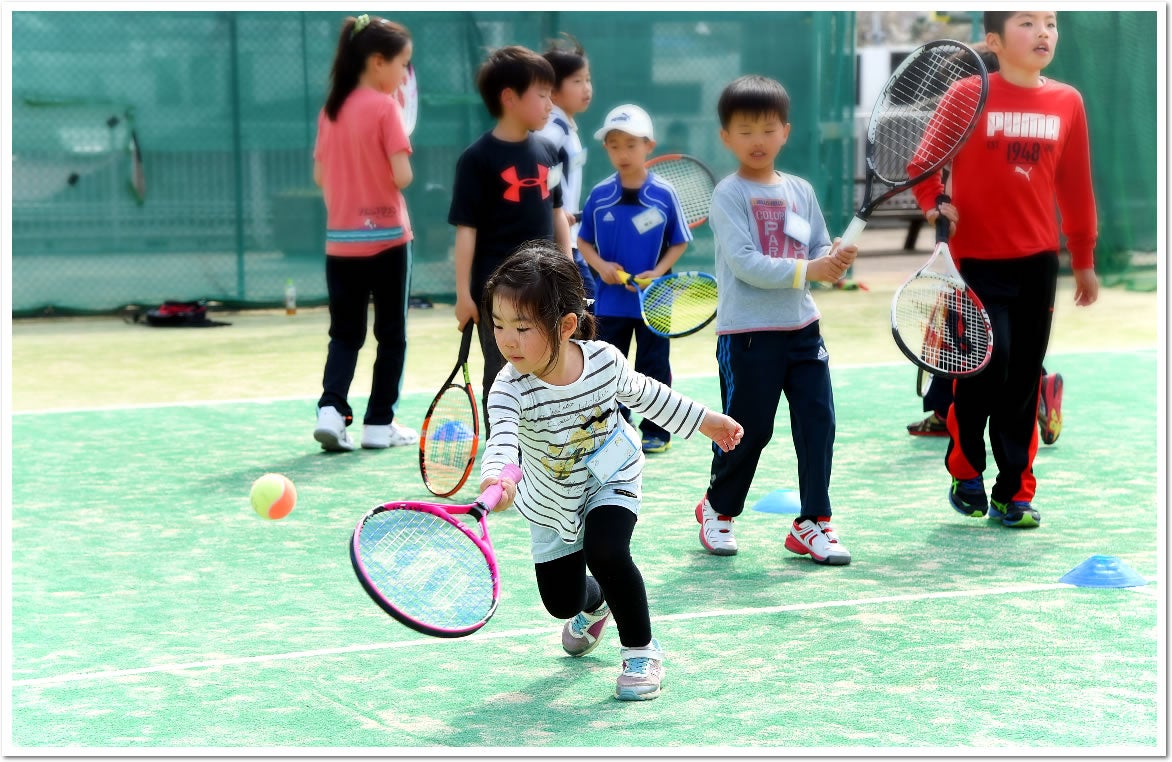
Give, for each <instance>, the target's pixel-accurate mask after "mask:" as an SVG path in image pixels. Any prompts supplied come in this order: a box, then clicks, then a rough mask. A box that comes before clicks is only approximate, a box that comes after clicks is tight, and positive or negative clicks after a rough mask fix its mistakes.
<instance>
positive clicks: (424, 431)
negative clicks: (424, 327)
mask: <svg viewBox="0 0 1172 762" xmlns="http://www.w3.org/2000/svg"><path fill="white" fill-rule="evenodd" d="M475 331H476V324H475V323H474V322H473V321H471V320H469V321H468V323H467V324H466V325H465V326H464V331H463V335H462V336H461V337H460V352H459V355H458V356H457V358H456V365H455V366H454V367H453V368H452V372H451V373H449V374H448V378H447V380H445V381H444V383H443V386H441V387H440V390H439V392H438V393H437V394H436V395H435V397H433V398H432V400H431V404H430V405H429V406H428V408H427V415H426V416H424V418H423V426H422V427H421V428H420V431H419V476H420V477H421V478H422V479H423V486H425V487H427V491H428V492H430V493H431V494H433V495H435V496H436V497H451V496H452V495H454V494H456V493H457V492H459V491H460V489H461V488H462V487H463V486H464V484H465V483H466V482H467V481H468V476H469V475H470V474H471V473H472V466H473V465H474V464H475V462H476V453H477V451H478V450H479V449H480V410H479V406H478V405H477V404H476V396H475V395H474V394H473V393H472V378H471V376H470V375H469V374H468V354H469V352H470V350H471V348H472V334H473V333H474V332H475ZM461 370H463V372H464V385H463V386H460V385H459V384H455V383H453V381H454V380H455V378H456V374H457V373H458V372H460V371H461ZM451 389H459V390H460V391H462V392H463V394H464V397H465V398H466V399H467V401H468V407H469V409H470V410H471V411H472V449H471V452H470V453H469V455H468V460H467V463H465V465H464V473H463V475H461V476H460V478H459V479H458V480H457V483H456V486H455V487H452V488H451V489H446V490H445V489H438V490H437V489H436V487H435V485H434V484H432V481H431V480H430V479H429V478H428V476H427V446H428V445H427V443H428V440H429V437H428V432H429V431H431V418H432V415H433V414H434V413H435V410H436V408H437V407H438V406H439V404H440V400H442V399H443V397H444V395H445V394H447V393H448V391H449V390H451Z"/></svg>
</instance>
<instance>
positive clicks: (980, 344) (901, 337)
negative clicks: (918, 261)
mask: <svg viewBox="0 0 1172 762" xmlns="http://www.w3.org/2000/svg"><path fill="white" fill-rule="evenodd" d="M945 253H946V252H945ZM891 335H892V336H893V337H894V339H895V343H896V345H897V346H898V347H899V349H900V351H902V352H903V353H904V355H906V356H907V358H908V359H909V360H911V361H912V362H913V363H915V364H916V365H917V366H918V367H920V368H923V369H924V370H926V371H928V372H929V373H931V374H933V375H937V376H943V377H945V378H965V377H967V376H973V375H976V374H977V373H980V372H981V371H982V370H984V369H985V367H986V366H987V365H988V364H989V359H990V358H991V357H992V355H993V327H992V325H991V324H990V322H989V316H988V314H986V312H985V307H984V305H982V304H981V300H980V299H979V298H978V297H977V295H976V294H975V293H973V291H972V289H970V288H969V287H968V285H967V284H966V283H965V282H964V281H963V280H962V279H960V278H959V277H953V276H950V275H948V274H943V273H939V272H934V271H931V270H928V269H921V270H920V271H919V272H917V273H916V274H915V275H913V276H912V277H911V278H909V279H908V280H907V281H905V282H904V283H903V285H901V286H900V287H899V288H898V289H897V290H896V292H895V296H894V298H893V299H892V300H891Z"/></svg>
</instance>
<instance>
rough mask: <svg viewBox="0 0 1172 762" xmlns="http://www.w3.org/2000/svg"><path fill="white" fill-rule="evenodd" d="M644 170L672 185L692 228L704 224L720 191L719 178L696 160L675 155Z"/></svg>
mask: <svg viewBox="0 0 1172 762" xmlns="http://www.w3.org/2000/svg"><path fill="white" fill-rule="evenodd" d="M643 166H644V167H646V168H647V169H648V170H650V171H652V172H654V173H655V174H656V175H658V176H660V177H662V178H663V179H664V180H666V181H667V182H668V183H670V184H671V186H672V188H673V189H674V190H675V192H676V198H678V199H679V202H680V208H681V209H682V210H683V212H684V223H685V224H686V225H687V226H688V227H690V228H695V227H699V226H700V225H703V224H704V221H705V220H707V219H708V212H709V210H710V209H711V208H712V192H713V191H714V190H716V177H715V176H714V175H713V174H712V170H711V169H709V168H708V166H707V165H706V164H704V162H702V161H700V160H699V159H697V158H696V157H694V156H688V155H686V154H682V153H672V154H665V155H663V156H657V157H656V158H654V159H651V160H649V161H647V162H646V163H645V164H644V165H643Z"/></svg>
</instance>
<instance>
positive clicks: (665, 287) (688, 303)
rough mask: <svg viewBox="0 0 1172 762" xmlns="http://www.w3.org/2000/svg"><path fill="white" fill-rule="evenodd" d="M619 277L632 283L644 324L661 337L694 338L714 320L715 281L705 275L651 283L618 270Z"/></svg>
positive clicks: (678, 275) (665, 277) (692, 274)
mask: <svg viewBox="0 0 1172 762" xmlns="http://www.w3.org/2000/svg"><path fill="white" fill-rule="evenodd" d="M618 277H619V279H620V280H622V282H623V283H624V284H627V285H630V284H631V283H632V282H634V284H635V286H636V287H637V289H636V290H637V292H638V294H639V311H640V312H642V313H643V322H644V324H646V326H647V327H648V328H650V329H651V330H652V331H654V332H655V333H657V334H659V335H660V336H666V337H667V338H669V339H674V338H678V337H680V336H687V335H689V334H693V333H695V332H696V331H699V330H700V329H701V328H703V327H704V326H706V325H708V324H709V323H711V322H712V319H713V318H715V317H716V278H714V277H712V276H711V275H709V274H708V273H700V272H682V273H669V274H667V275H662V276H660V277H658V278H655V279H654V280H652V279H650V278H635V277H632V276H631V275H630V274H629V273H626V272H624V271H622V270H619V271H618Z"/></svg>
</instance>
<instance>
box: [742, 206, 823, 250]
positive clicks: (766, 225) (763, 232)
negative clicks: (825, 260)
mask: <svg viewBox="0 0 1172 762" xmlns="http://www.w3.org/2000/svg"><path fill="white" fill-rule="evenodd" d="M749 204H750V205H751V207H752V210H753V221H754V222H756V223H757V236H758V238H759V239H760V241H761V251H762V252H764V253H765V254H766V255H767V256H769V257H772V258H773V259H782V258H784V259H806V258H808V255H809V249H808V248H807V247H806V245H805V244H804V243H802V242H800V241H795V240H794V239H793V238H791V237H789V236H788V235H786V234H785V231H786V225H785V216H786V210H787V205H786V202H785V199H780V198H754V199H750V200H749ZM793 212H794V213H795V214H796V213H797V209H794V210H793Z"/></svg>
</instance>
